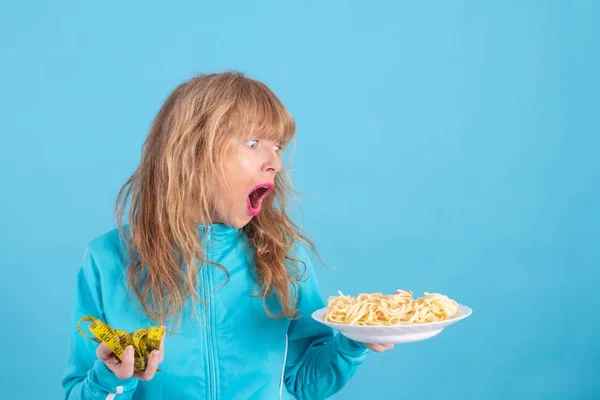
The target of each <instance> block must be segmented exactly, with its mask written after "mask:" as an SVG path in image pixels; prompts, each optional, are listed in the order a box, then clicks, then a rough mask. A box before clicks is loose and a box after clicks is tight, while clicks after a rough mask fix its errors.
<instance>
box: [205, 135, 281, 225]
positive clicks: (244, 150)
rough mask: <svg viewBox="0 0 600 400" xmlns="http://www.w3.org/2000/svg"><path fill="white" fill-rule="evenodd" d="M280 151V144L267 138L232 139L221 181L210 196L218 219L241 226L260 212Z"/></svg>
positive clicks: (269, 191)
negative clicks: (233, 140) (223, 180)
mask: <svg viewBox="0 0 600 400" xmlns="http://www.w3.org/2000/svg"><path fill="white" fill-rule="evenodd" d="M280 155H281V147H280V145H279V144H278V143H276V142H273V141H269V140H261V139H253V138H252V139H244V140H236V141H235V142H234V143H233V145H232V146H230V147H229V151H228V152H227V154H226V156H225V159H224V160H223V169H224V174H225V182H222V183H221V184H220V185H219V189H218V190H217V191H215V193H214V197H213V204H215V210H214V212H215V216H214V217H215V219H217V221H218V222H221V223H223V224H226V225H229V226H232V227H235V228H241V227H243V226H245V225H246V224H248V223H249V222H250V220H251V219H252V218H253V217H255V216H257V215H258V214H259V213H260V211H261V208H262V203H263V200H264V199H265V198H266V197H267V196H268V195H269V194H270V193H271V191H272V190H273V188H274V181H275V175H276V174H277V173H278V172H279V171H280V170H281V168H282V165H281V159H280Z"/></svg>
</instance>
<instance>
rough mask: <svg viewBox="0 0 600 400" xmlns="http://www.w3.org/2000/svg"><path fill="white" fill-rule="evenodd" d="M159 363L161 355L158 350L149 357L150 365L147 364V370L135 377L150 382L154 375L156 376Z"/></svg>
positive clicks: (137, 373)
mask: <svg viewBox="0 0 600 400" xmlns="http://www.w3.org/2000/svg"><path fill="white" fill-rule="evenodd" d="M159 363H160V353H159V352H158V351H157V350H154V351H152V352H151V353H150V354H149V355H148V364H146V369H145V370H144V371H143V372H136V373H135V375H136V376H137V377H138V378H140V379H142V380H144V381H149V380H151V379H152V378H154V374H156V370H157V369H158V364H159Z"/></svg>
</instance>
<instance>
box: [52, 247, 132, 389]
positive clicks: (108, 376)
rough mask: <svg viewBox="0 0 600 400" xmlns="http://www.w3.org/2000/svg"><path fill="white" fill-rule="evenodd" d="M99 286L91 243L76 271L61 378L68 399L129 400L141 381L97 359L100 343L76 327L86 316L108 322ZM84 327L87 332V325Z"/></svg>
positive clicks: (97, 271) (98, 276)
mask: <svg viewBox="0 0 600 400" xmlns="http://www.w3.org/2000/svg"><path fill="white" fill-rule="evenodd" d="M100 287H101V286H100V275H99V270H98V267H97V265H96V263H95V261H94V258H93V256H92V254H91V251H90V248H89V246H88V248H86V251H85V253H84V255H83V259H82V261H81V265H80V268H79V271H78V274H77V279H76V287H75V298H74V302H73V308H72V315H71V320H70V325H69V332H70V336H69V342H68V346H67V365H66V367H65V369H64V373H63V379H62V387H63V389H64V399H65V400H105V399H116V400H127V399H131V397H132V395H133V393H134V391H135V389H136V387H137V384H138V378H135V377H132V378H129V379H125V380H122V379H119V378H118V377H117V376H116V375H115V374H114V373H113V372H112V371H111V370H110V369H108V367H107V366H106V365H105V364H104V362H102V361H100V360H99V359H98V358H97V356H96V348H97V347H98V343H96V342H94V341H93V340H90V339H88V338H85V337H83V336H82V335H81V334H80V333H79V332H78V331H77V329H76V324H77V322H78V321H79V319H80V318H81V317H84V316H86V315H91V316H93V317H95V318H99V319H101V320H103V321H106V318H105V315H104V312H103V308H102V293H101V290H100ZM86 327H87V323H86ZM82 328H83V327H82ZM83 330H84V332H85V333H86V334H88V331H87V330H86V329H85V328H83ZM89 335H91V333H89Z"/></svg>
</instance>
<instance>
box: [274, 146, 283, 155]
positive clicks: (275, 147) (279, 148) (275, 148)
mask: <svg viewBox="0 0 600 400" xmlns="http://www.w3.org/2000/svg"><path fill="white" fill-rule="evenodd" d="M273 150H275V152H276V153H281V151H282V150H283V149H282V148H281V146H280V145H278V144H276V145H275V146H273Z"/></svg>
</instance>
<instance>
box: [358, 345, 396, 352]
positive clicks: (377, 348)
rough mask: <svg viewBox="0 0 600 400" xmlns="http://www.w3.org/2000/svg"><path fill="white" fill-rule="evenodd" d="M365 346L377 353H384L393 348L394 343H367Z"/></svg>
mask: <svg viewBox="0 0 600 400" xmlns="http://www.w3.org/2000/svg"><path fill="white" fill-rule="evenodd" d="M365 346H367V347H368V348H369V349H371V350H373V351H375V352H377V353H383V352H384V351H388V350H392V349H393V348H394V345H393V344H375V343H365Z"/></svg>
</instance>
